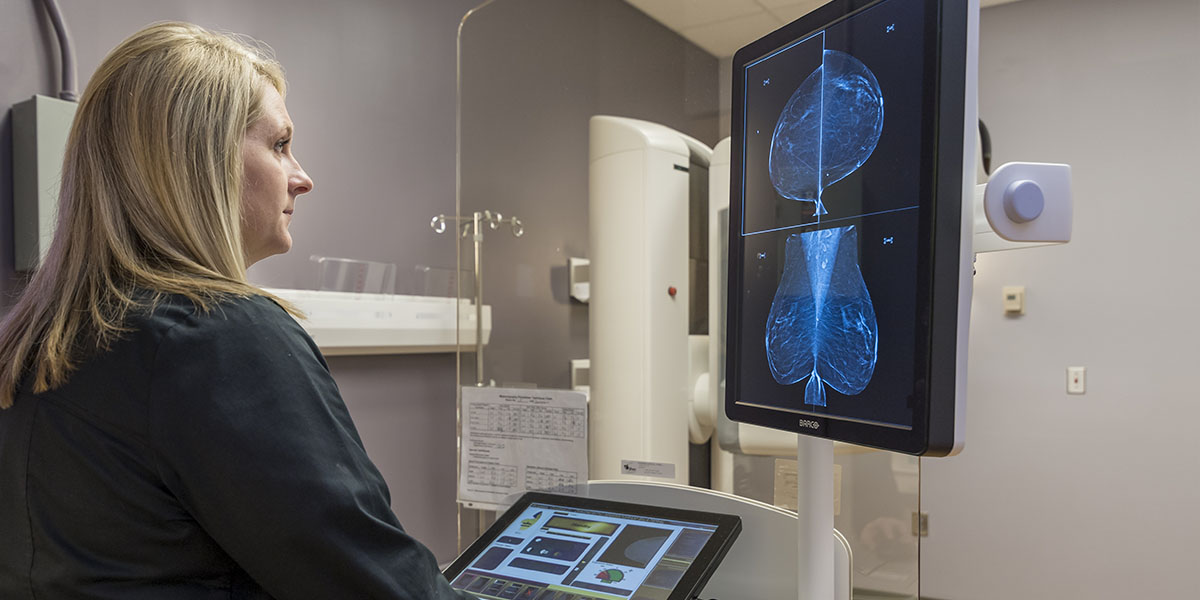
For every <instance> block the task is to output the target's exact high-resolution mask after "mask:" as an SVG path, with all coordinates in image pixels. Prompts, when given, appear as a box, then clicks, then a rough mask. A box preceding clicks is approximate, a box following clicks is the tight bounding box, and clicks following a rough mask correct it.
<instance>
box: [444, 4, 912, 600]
mask: <svg viewBox="0 0 1200 600" xmlns="http://www.w3.org/2000/svg"><path fill="white" fill-rule="evenodd" d="M668 5H669V6H677V7H678V9H677V10H680V11H684V10H691V11H694V10H696V9H695V8H694V7H692V6H691V3H686V2H683V3H668ZM663 10H668V9H663ZM659 16H660V17H661V16H662V15H659ZM795 16H799V15H794V16H793V18H794V17H795ZM664 20H667V19H664ZM777 20H778V19H777ZM779 23H780V24H782V23H783V21H779ZM758 35H761V34H759V33H755V34H753V35H750V34H748V37H747V39H746V40H744V41H743V42H742V43H748V42H750V41H753V39H754V38H755V37H757V36H758ZM730 54H732V52H730ZM458 76H459V94H458V99H457V100H458V109H459V128H458V137H459V143H458V160H459V164H458V179H459V180H458V197H457V213H456V215H446V217H447V219H446V222H445V232H444V233H443V234H442V235H454V236H456V237H458V239H459V246H458V269H459V274H460V276H458V277H455V274H454V273H453V272H451V273H448V274H443V275H442V277H441V279H439V280H438V281H441V282H442V284H443V285H446V283H447V282H451V285H453V287H456V288H457V293H458V297H459V298H460V300H461V304H460V306H462V307H463V310H464V313H463V315H462V316H461V318H460V320H459V323H460V330H459V341H460V349H461V350H460V352H459V354H458V358H459V369H458V383H459V385H460V386H475V385H477V384H480V383H482V384H483V385H495V386H500V387H517V388H534V387H536V388H552V389H570V388H571V386H572V383H575V384H586V381H583V380H576V381H574V382H573V380H572V363H571V361H572V360H578V359H586V358H588V352H589V351H588V328H589V324H588V305H587V304H586V303H583V302H580V301H578V300H576V299H573V298H572V297H571V289H570V284H569V268H568V264H569V261H570V259H572V258H588V256H589V226H588V121H589V119H590V118H591V117H592V116H594V115H615V116H621V117H630V118H635V119H641V120H646V121H652V122H655V123H659V124H662V125H665V126H666V127H669V128H671V129H674V130H676V131H679V132H682V133H684V134H686V135H688V136H691V137H692V138H695V139H696V140H699V141H700V142H701V143H703V144H705V145H707V146H709V147H712V146H714V145H716V143H717V142H718V141H720V140H721V139H722V138H724V137H727V136H728V135H729V103H730V99H729V88H730V81H729V80H730V79H731V74H730V58H729V56H723V57H722V56H715V55H714V54H711V53H709V52H707V51H705V50H703V49H701V48H700V47H699V46H697V45H695V44H693V43H691V42H689V41H687V40H686V39H684V38H683V37H682V36H681V35H679V34H677V33H675V32H674V31H672V30H671V29H669V28H668V27H666V26H664V25H662V24H660V23H659V22H658V21H656V20H655V19H654V18H652V17H650V16H647V15H646V14H645V13H642V12H640V11H639V10H638V9H637V8H635V7H634V6H632V5H631V4H629V3H626V2H622V1H618V0H570V1H564V0H491V1H489V2H485V3H483V4H481V5H480V6H478V7H477V8H475V9H474V10H473V11H471V12H470V13H468V15H467V16H466V17H465V18H464V20H463V22H462V25H461V27H460V30H459V73H458ZM434 225H435V229H436V228H437V224H436V223H435V224H434ZM477 232H479V233H481V234H482V240H481V241H479V242H478V243H477V241H476V239H475V238H476V233H477ZM518 232H519V233H520V235H519V236H518V235H517V233H518ZM477 249H478V251H477ZM477 266H478V267H479V269H478V271H477V270H476V267H477ZM704 284H705V285H706V282H705V283H704ZM693 294H695V291H693ZM477 295H478V296H481V297H482V305H483V307H484V309H485V310H484V311H478V310H477V306H476V304H475V298H476V297H477ZM488 310H490V315H489V313H488V312H487V311H488ZM480 316H482V318H483V322H484V323H485V324H487V323H488V322H489V317H490V333H489V334H487V335H486V342H487V343H486V344H485V345H484V346H483V348H482V361H481V362H477V354H476V352H475V340H476V336H475V322H476V319H477V318H479V317H480ZM705 329H706V328H705ZM693 333H698V332H696V331H693ZM705 333H706V331H705ZM713 445H714V444H712V443H710V444H705V445H693V446H692V450H691V454H690V456H691V457H692V463H693V465H695V464H701V465H707V464H708V462H709V461H708V460H707V459H708V456H709V453H711V452H712V451H713V448H712V446H713ZM697 458H698V459H699V460H697ZM794 459H795V454H794V452H793V453H792V454H791V455H789V456H783V457H780V458H776V457H773V456H749V455H735V456H733V458H732V464H733V477H732V479H733V492H734V493H736V494H739V495H742V496H745V497H749V498H752V499H756V500H760V501H763V502H766V503H770V504H776V505H779V506H783V507H785V508H786V507H788V506H789V502H790V503H791V506H792V507H794V501H795V500H794V499H795V495H796V491H795V483H794V482H795V479H794V475H793V478H792V479H791V480H790V482H791V492H790V496H791V498H790V500H789V498H788V496H789V493H788V483H789V479H788V468H789V465H788V463H789V462H790V463H791V466H790V468H791V473H793V474H794V472H795V467H794V463H795V460H794ZM835 462H836V465H835V469H834V471H835V477H836V478H837V479H839V480H840V486H839V488H838V489H839V490H840V501H839V503H838V506H837V509H838V510H837V515H836V517H835V523H836V526H837V527H838V528H839V530H840V531H841V532H842V533H843V534H844V535H845V537H846V538H847V539H848V540H849V542H850V544H851V548H852V552H853V554H854V583H855V594H854V597H855V598H896V597H900V598H904V597H916V596H917V595H918V572H919V570H918V541H919V537H917V536H916V535H914V529H913V522H914V518H915V517H914V515H919V514H920V505H919V489H920V464H919V461H918V460H917V459H915V458H912V457H906V456H901V455H894V454H891V453H887V452H878V451H868V450H865V449H860V448H857V447H851V446H844V447H843V446H841V445H839V446H838V447H837V449H836V451H835ZM691 481H692V482H693V483H698V484H701V485H709V484H710V479H709V474H708V472H707V470H706V469H704V468H700V469H697V468H693V469H692V477H691ZM493 518H494V514H490V513H488V512H486V511H476V510H463V511H462V518H461V519H460V526H461V532H460V533H461V535H460V538H461V539H460V545H465V544H469V543H470V541H472V540H473V539H474V538H475V537H476V536H477V535H478V534H479V533H481V532H482V531H483V530H484V529H485V528H486V527H487V525H489V524H490V523H491V520H492V519H493ZM741 543H744V544H745V543H749V542H747V541H745V540H742V541H741ZM734 551H735V552H736V551H737V549H736V547H735V549H734Z"/></svg>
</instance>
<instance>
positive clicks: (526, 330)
mask: <svg viewBox="0 0 1200 600" xmlns="http://www.w3.org/2000/svg"><path fill="white" fill-rule="evenodd" d="M462 81H463V106H462V178H463V179H462V197H461V204H462V212H463V213H464V214H470V213H471V212H472V211H476V210H493V211H499V212H501V213H502V214H504V215H516V216H518V217H520V218H521V219H522V221H523V222H524V224H525V235H524V237H521V238H519V239H514V238H513V237H512V236H511V235H510V234H509V233H508V231H507V230H505V229H499V230H496V231H488V232H487V237H486V238H485V242H484V247H485V259H484V288H483V289H484V303H485V304H489V305H491V306H492V307H493V323H494V328H493V334H492V336H493V337H492V341H491V343H490V344H489V346H488V349H487V350H485V353H484V366H485V377H486V378H488V379H494V380H495V381H496V382H497V383H499V384H501V385H504V384H514V383H519V384H535V385H538V386H541V387H554V388H565V387H567V386H568V384H569V377H568V359H572V358H586V357H587V356H588V335H587V329H588V314H587V307H586V305H582V304H578V303H575V302H573V301H572V300H570V299H569V298H568V290H567V277H566V265H567V258H568V257H573V256H575V257H585V258H586V257H587V256H588V250H589V246H588V119H589V118H590V117H592V116H593V115H597V114H607V115H615V116H622V117H632V118H638V119H645V120H648V121H655V122H658V123H662V124H664V125H666V126H668V127H671V128H673V129H676V130H678V131H681V132H683V133H686V134H688V135H691V136H693V137H695V138H697V139H699V140H700V141H702V142H704V143H706V144H708V145H710V146H711V145H712V144H715V143H716V142H717V118H718V106H717V60H716V58H714V57H713V56H711V55H709V54H708V53H706V52H704V51H703V50H701V49H700V48H698V47H697V46H695V45H693V44H691V43H689V42H687V41H685V40H684V39H683V38H681V37H679V36H678V35H677V34H675V33H673V32H671V31H670V30H668V29H666V28H665V27H663V26H662V25H660V24H658V23H657V22H655V21H653V20H651V19H649V18H648V17H646V16H645V15H643V14H642V13H641V12H639V11H637V10H636V9H634V8H632V7H631V6H629V5H628V4H626V3H624V2H619V1H616V0H499V1H497V2H494V3H492V4H490V5H487V6H485V7H483V8H482V9H481V10H479V11H478V12H476V13H475V14H473V15H471V17H469V18H468V19H467V21H466V23H465V25H464V27H463V65H462ZM680 218H686V216H685V215H681V216H680ZM464 248H465V249H466V254H464V256H463V265H464V268H470V266H471V254H470V252H471V247H470V245H469V244H466V245H464ZM463 376H464V377H469V378H470V380H471V381H472V382H473V381H474V371H473V366H469V365H464V369H463Z"/></svg>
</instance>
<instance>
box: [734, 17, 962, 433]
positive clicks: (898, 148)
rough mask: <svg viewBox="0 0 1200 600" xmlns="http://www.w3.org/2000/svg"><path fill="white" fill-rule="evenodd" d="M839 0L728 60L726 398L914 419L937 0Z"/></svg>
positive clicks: (922, 373)
mask: <svg viewBox="0 0 1200 600" xmlns="http://www.w3.org/2000/svg"><path fill="white" fill-rule="evenodd" d="M834 4H838V3H834ZM841 4H842V5H844V7H843V10H842V13H839V14H837V15H836V17H837V18H834V19H833V21H832V22H831V23H823V24H822V25H823V26H822V27H821V28H819V29H817V30H806V28H805V27H804V21H805V20H804V19H802V20H801V21H798V22H797V23H795V24H793V25H792V26H789V27H790V28H791V29H792V31H795V32H797V35H796V36H795V37H794V38H789V37H788V36H787V31H788V28H785V29H784V30H781V32H777V33H776V34H773V37H771V36H769V37H767V38H764V39H763V40H760V41H759V42H757V43H756V44H752V45H751V46H748V47H747V48H745V49H743V51H742V52H739V53H738V56H737V57H735V59H734V68H735V86H739V87H740V89H737V88H735V90H736V95H737V99H736V100H735V110H736V111H738V112H736V113H735V115H734V119H735V120H736V121H737V122H736V123H735V126H734V131H735V134H734V144H735V147H737V146H740V148H736V149H735V157H734V161H735V162H734V167H733V169H734V176H733V177H732V180H733V185H734V189H733V191H732V196H731V200H732V203H733V204H734V205H735V206H734V207H733V209H732V213H731V214H732V218H733V219H735V222H734V224H733V227H734V228H735V231H734V235H732V236H731V238H730V239H731V261H733V262H731V265H730V273H731V277H730V285H731V295H730V307H731V310H730V314H729V318H730V320H731V323H730V329H729V335H730V341H731V352H730V355H731V357H732V360H731V361H730V369H729V372H728V376H729V382H730V384H731V390H732V393H733V394H734V396H736V397H731V398H730V402H729V403H727V405H728V404H730V403H731V404H733V405H735V412H737V410H739V409H742V408H751V409H767V410H769V411H772V412H773V413H775V414H783V415H788V414H790V415H793V416H794V417H796V421H795V422H800V423H803V424H804V425H803V427H812V428H814V429H815V427H813V424H816V423H818V421H815V420H811V419H809V418H810V417H818V418H820V421H819V424H820V425H821V426H822V427H824V426H825V424H826V423H828V426H829V427H831V428H838V427H841V429H842V430H843V431H845V430H847V428H853V427H854V426H856V425H867V426H871V427H882V428H885V429H893V430H896V431H901V432H902V431H912V430H913V428H914V420H916V419H920V418H923V416H924V410H925V409H924V408H923V407H922V406H920V404H921V402H922V401H923V395H924V393H925V390H924V389H923V386H925V385H926V384H927V383H928V382H927V375H926V373H927V369H928V360H929V359H928V355H927V354H926V352H925V350H926V349H927V347H928V345H929V340H928V332H927V328H928V321H929V318H928V317H929V312H928V311H929V306H930V303H929V296H930V294H931V291H930V290H931V287H930V277H929V270H930V268H931V256H932V241H931V240H932V237H931V233H932V231H931V230H932V224H933V218H934V215H935V211H934V206H933V196H934V195H935V194H934V189H935V187H936V185H937V182H936V178H935V177H934V175H933V173H934V168H933V165H935V164H937V163H936V161H937V155H936V152H935V150H934V147H935V146H936V144H935V141H936V139H937V138H936V137H935V131H936V129H937V127H936V124H937V119H938V116H939V115H938V106H937V101H936V84H937V83H938V81H937V78H938V69H939V67H940V66H941V64H940V63H939V62H938V60H937V59H936V54H937V52H936V51H937V48H938V46H937V45H936V42H937V41H938V40H937V35H938V30H937V11H938V10H939V6H940V3H937V2H931V1H928V0H885V1H883V2H878V3H867V2H843V3H841ZM822 10H824V11H826V12H825V13H824V14H826V15H829V14H833V12H835V11H833V10H832V9H830V8H829V7H826V8H824V9H822ZM814 14H816V13H814ZM810 21H811V20H810ZM931 52H932V54H931ZM957 114H958V115H960V117H961V114H962V108H961V107H959V108H958V110H957ZM957 127H959V128H960V129H959V131H961V127H962V124H961V123H958V124H957ZM960 145H961V144H960ZM738 150H740V153H739V152H738ZM943 150H946V149H943ZM959 153H960V155H961V148H960V149H959ZM738 154H740V156H738ZM739 158H740V161H739V160H738V159H739ZM958 175H959V174H957V173H956V176H958ZM960 189H961V187H960ZM952 201H953V202H958V196H955V197H954V198H953V200H952ZM955 242H957V239H955ZM741 414H742V415H746V414H759V413H753V411H752V413H746V412H742V413H741ZM772 418H774V417H772ZM763 419H764V418H763V417H760V418H757V419H748V420H749V421H751V422H762V421H763ZM763 424H768V423H763ZM781 428H784V429H790V428H794V426H793V427H789V426H787V425H786V424H785V425H784V426H782V427H781Z"/></svg>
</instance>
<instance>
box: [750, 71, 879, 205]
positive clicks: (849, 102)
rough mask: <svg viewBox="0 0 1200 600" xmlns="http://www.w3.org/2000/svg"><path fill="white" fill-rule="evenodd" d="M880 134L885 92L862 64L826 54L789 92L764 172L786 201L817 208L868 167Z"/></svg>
mask: <svg viewBox="0 0 1200 600" xmlns="http://www.w3.org/2000/svg"><path fill="white" fill-rule="evenodd" d="M882 132H883V92H882V91H881V90H880V89H879V82H878V81H877V80H876V79H875V74H874V73H872V72H871V70H870V69H868V68H867V66H866V65H864V64H863V63H862V61H860V60H858V59H857V58H854V57H853V56H850V55H849V54H846V53H845V52H839V51H837V50H825V51H824V53H823V59H822V62H821V66H820V67H817V68H816V69H815V70H814V71H813V72H812V73H810V74H809V75H808V77H806V78H805V79H804V82H803V83H801V84H800V87H798V88H796V91H795V92H793V93H792V96H791V98H790V99H788V103H787V105H786V106H785V107H784V109H783V112H782V113H780V115H779V120H778V121H777V122H776V123H775V132H774V133H773V134H772V136H771V154H770V158H769V159H768V163H767V164H768V171H769V173H770V177H771V185H773V186H774V187H775V190H776V191H777V192H779V195H781V196H783V197H784V198H789V199H791V200H796V201H800V202H815V203H817V210H816V213H817V214H818V215H822V214H825V212H826V211H825V209H824V206H823V205H822V204H821V192H822V191H824V189H825V188H827V187H829V186H830V185H832V184H834V183H837V182H838V181H841V180H842V178H844V177H846V176H847V175H849V174H850V173H853V172H854V171H855V170H857V169H858V168H859V167H860V166H862V164H863V163H865V162H867V159H868V158H870V156H871V153H872V152H873V151H874V150H875V145H876V144H878V143H879V136H880V134H881V133H882Z"/></svg>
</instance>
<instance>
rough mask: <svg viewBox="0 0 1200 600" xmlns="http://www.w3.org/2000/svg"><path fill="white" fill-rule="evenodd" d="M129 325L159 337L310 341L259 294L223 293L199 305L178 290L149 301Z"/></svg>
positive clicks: (287, 317) (267, 298) (293, 323)
mask: <svg viewBox="0 0 1200 600" xmlns="http://www.w3.org/2000/svg"><path fill="white" fill-rule="evenodd" d="M131 325H132V327H131V329H133V330H134V331H137V332H138V333H139V334H144V335H149V336H151V337H154V338H159V339H162V338H172V339H175V340H187V339H192V338H199V339H207V338H210V337H213V336H216V337H217V338H219V339H224V340H228V341H235V340H261V339H263V338H282V339H283V340H287V339H288V338H291V341H292V342H293V343H299V344H302V345H306V346H307V345H310V344H309V342H310V340H309V339H308V336H307V335H306V334H305V333H304V330H303V329H302V328H301V327H300V325H299V323H297V322H296V320H295V319H293V318H292V316H291V315H290V314H288V312H287V311H285V310H284V309H283V307H281V306H279V304H277V303H276V302H275V301H274V300H272V299H271V298H269V297H267V296H259V295H247V296H234V295H226V296H221V297H219V298H216V299H214V300H210V301H208V302H205V303H204V304H203V305H202V304H201V303H199V302H197V301H195V300H193V299H191V298H188V297H186V296H183V295H180V294H167V295H163V296H160V297H158V298H157V299H156V300H154V301H152V302H150V303H149V304H148V306H147V307H146V308H145V309H143V310H142V311H140V312H139V314H137V315H135V316H134V317H133V319H132V323H131ZM277 341H279V340H277Z"/></svg>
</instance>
